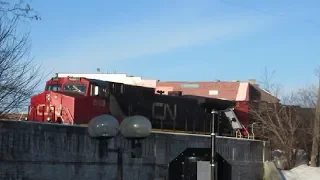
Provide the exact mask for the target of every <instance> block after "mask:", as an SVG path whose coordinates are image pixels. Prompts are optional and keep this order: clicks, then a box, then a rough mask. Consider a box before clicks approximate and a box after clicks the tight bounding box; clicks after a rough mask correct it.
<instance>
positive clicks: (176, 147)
mask: <svg viewBox="0 0 320 180" xmlns="http://www.w3.org/2000/svg"><path fill="white" fill-rule="evenodd" d="M217 143H218V146H217V151H218V152H219V153H220V154H221V155H222V156H223V157H224V158H225V159H227V160H228V162H229V163H230V164H231V165H232V179H235V180H240V179H241V180H255V179H257V180H258V179H262V177H263V158H265V159H268V158H269V157H268V154H269V153H268V149H267V148H265V150H264V146H263V144H264V143H263V142H261V141H253V140H243V139H234V138H222V137H217ZM129 146H130V142H129V141H127V140H124V139H123V138H122V137H117V138H115V139H111V140H109V141H108V142H107V143H105V142H102V141H98V140H94V139H91V138H90V137H89V136H88V133H87V128H86V127H79V126H64V125H52V124H44V123H42V124H40V123H32V122H23V121H0V161H1V163H0V168H1V171H0V179H11V180H22V179H23V180H51V179H54V180H60V179H61V180H69V179H70V180H71V179H72V180H86V179H88V180H100V179H110V180H113V179H117V153H114V152H108V150H107V148H117V147H122V148H124V149H129ZM187 147H210V137H208V136H201V135H199V136H193V135H178V134H174V133H173V134H166V133H152V134H151V136H150V137H148V138H147V139H145V140H143V142H142V158H138V159H137V158H135V159H133V158H130V157H129V154H128V153H123V177H124V180H154V179H159V180H160V179H162V180H165V179H167V176H168V172H167V169H168V163H169V162H170V161H171V160H172V159H173V158H175V157H176V156H177V155H179V154H180V153H181V152H182V151H184V150H185V149H186V148H187Z"/></svg>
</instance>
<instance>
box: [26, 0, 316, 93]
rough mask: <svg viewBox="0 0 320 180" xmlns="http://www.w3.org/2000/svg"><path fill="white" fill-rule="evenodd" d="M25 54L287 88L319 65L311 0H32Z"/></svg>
mask: <svg viewBox="0 0 320 180" xmlns="http://www.w3.org/2000/svg"><path fill="white" fill-rule="evenodd" d="M31 6H32V7H33V8H35V9H36V10H37V11H39V12H40V14H41V17H42V20H41V21H36V22H32V23H31V24H30V25H29V27H30V28H31V32H32V43H33V48H32V55H33V56H34V57H35V61H36V62H37V63H41V64H42V65H43V67H44V68H45V69H46V70H47V71H52V72H83V73H85V72H87V73H90V72H96V69H97V68H100V69H101V70H103V71H109V72H111V71H112V72H113V71H116V72H119V73H128V74H130V75H136V76H142V77H145V78H156V79H160V80H189V81H194V80H202V81H211V80H212V81H214V80H217V79H218V80H247V79H250V78H255V79H258V80H259V79H261V76H263V70H264V68H265V67H268V69H269V70H275V71H276V74H275V77H274V78H275V79H274V81H275V82H277V83H282V84H283V85H284V86H285V87H286V88H287V89H294V88H296V87H299V86H304V85H306V84H310V83H312V82H315V80H316V78H315V76H314V68H315V67H317V66H319V65H320V59H319V57H320V51H319V43H320V33H319V32H320V20H319V14H320V12H317V9H320V3H319V1H317V0H313V1H312V0H304V1H302V0H300V1H295V0H290V1H289V0H282V1H279V0H259V1H257V0H197V1H195V0H194V1H191V0H162V1H150V0H149V1H147V0H135V1H123V0H118V1H115V0H93V1H90V2H89V1H75V0H68V1H65V0H55V1H43V0H32V2H31Z"/></svg>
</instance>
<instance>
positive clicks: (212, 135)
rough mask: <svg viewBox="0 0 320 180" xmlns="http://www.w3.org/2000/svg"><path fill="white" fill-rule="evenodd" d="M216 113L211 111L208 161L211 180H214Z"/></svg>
mask: <svg viewBox="0 0 320 180" xmlns="http://www.w3.org/2000/svg"><path fill="white" fill-rule="evenodd" d="M216 113H217V111H215V110H212V112H211V114H212V123H211V160H210V167H211V168H210V169H211V180H216V162H215V155H216V131H215V115H216Z"/></svg>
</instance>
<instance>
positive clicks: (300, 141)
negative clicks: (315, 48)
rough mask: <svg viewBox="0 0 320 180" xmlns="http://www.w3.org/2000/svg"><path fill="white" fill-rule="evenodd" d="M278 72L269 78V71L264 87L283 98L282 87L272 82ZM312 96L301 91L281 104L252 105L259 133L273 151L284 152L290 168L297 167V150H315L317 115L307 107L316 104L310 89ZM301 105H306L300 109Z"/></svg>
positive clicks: (286, 96) (290, 95)
mask: <svg viewBox="0 0 320 180" xmlns="http://www.w3.org/2000/svg"><path fill="white" fill-rule="evenodd" d="M274 74H275V71H273V72H272V74H271V75H269V73H268V70H267V69H265V72H264V76H265V77H263V78H262V82H261V84H262V85H263V87H264V88H265V89H266V90H267V91H269V92H270V93H271V94H272V95H274V96H276V97H279V96H280V92H281V90H282V89H281V85H276V84H273V83H272V82H271V79H272V78H273V77H274ZM305 89H306V90H308V91H307V92H308V93H305V90H304V89H303V90H302V89H301V90H299V91H297V92H292V93H290V94H286V95H282V96H281V104H280V103H268V102H256V103H251V105H250V111H249V113H250V117H251V118H252V119H253V120H252V121H253V122H256V123H257V125H256V128H255V129H256V131H257V132H259V135H257V136H259V137H260V138H263V139H268V140H269V141H270V142H271V144H272V146H273V147H272V148H273V149H280V150H281V151H283V152H284V156H285V157H286V159H287V165H286V168H287V169H289V168H292V167H293V166H294V164H295V157H294V155H295V154H294V152H295V151H294V150H295V149H304V150H306V151H307V152H310V151H311V148H310V147H311V144H312V125H313V119H314V113H312V112H313V109H312V108H305V107H307V104H310V102H311V101H312V102H314V100H315V99H314V96H313V95H314V93H313V92H314V91H313V89H308V88H305ZM300 104H305V105H306V106H304V107H300V106H299V105H300Z"/></svg>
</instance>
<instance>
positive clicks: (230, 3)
mask: <svg viewBox="0 0 320 180" xmlns="http://www.w3.org/2000/svg"><path fill="white" fill-rule="evenodd" d="M218 1H219V2H221V3H224V4H227V5H229V6H234V7H239V8H242V9H247V10H250V11H255V12H259V13H261V14H265V15H269V16H276V17H282V18H285V19H288V20H293V21H301V22H304V23H307V24H311V25H315V24H316V23H317V22H315V21H312V20H310V19H301V18H299V17H294V18H293V17H290V16H287V15H284V14H282V13H272V12H270V11H269V10H265V9H260V8H253V7H247V6H243V5H241V4H240V3H233V2H230V1H227V0H218Z"/></svg>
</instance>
